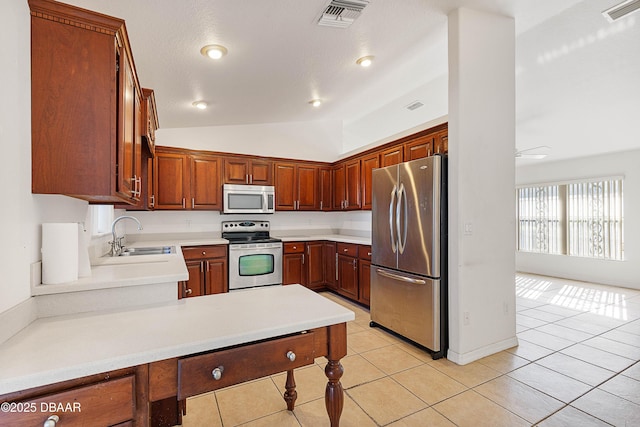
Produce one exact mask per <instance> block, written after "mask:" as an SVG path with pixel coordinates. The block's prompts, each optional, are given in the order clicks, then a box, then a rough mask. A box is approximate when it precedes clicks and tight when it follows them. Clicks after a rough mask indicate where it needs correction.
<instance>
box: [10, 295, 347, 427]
mask: <svg viewBox="0 0 640 427" xmlns="http://www.w3.org/2000/svg"><path fill="white" fill-rule="evenodd" d="M353 319H354V314H353V312H351V311H350V310H347V309H345V308H343V307H341V306H339V305H337V304H335V303H333V302H331V301H329V300H328V299H326V298H324V297H322V296H320V295H318V294H316V293H314V292H313V291H310V290H308V289H306V288H304V287H302V286H299V285H290V286H281V287H267V288H261V289H256V290H251V291H240V292H233V293H225V294H218V295H209V296H204V297H201V298H193V299H183V300H179V301H175V302H173V303H167V304H159V305H152V306H148V307H139V308H135V309H128V310H111V311H103V312H92V313H86V314H74V315H68V316H58V317H51V318H42V319H38V320H36V321H35V322H33V323H32V324H31V325H29V326H28V327H27V328H25V329H24V330H23V331H21V332H19V333H18V334H16V335H15V336H13V337H12V338H11V339H9V340H8V341H6V342H4V343H3V344H2V345H0V393H2V397H1V398H0V400H1V401H2V402H3V408H4V407H5V406H6V405H4V402H13V405H14V406H13V407H14V408H15V409H16V410H17V409H20V408H22V409H23V410H22V411H21V412H10V411H4V412H3V413H2V414H1V415H0V425H2V426H4V425H18V424H21V423H44V422H45V421H46V420H47V417H49V416H52V415H56V416H58V417H59V418H60V420H63V419H67V420H81V419H91V420H92V422H93V423H95V422H98V421H97V420H100V424H103V423H104V424H105V425H114V424H119V423H125V424H123V425H136V426H147V425H159V424H158V421H157V420H158V418H155V420H154V421H153V422H152V421H151V420H152V417H154V416H155V417H157V414H155V413H154V411H155V408H156V402H160V401H166V400H167V399H169V400H170V401H171V400H173V401H174V402H175V401H176V400H177V401H183V400H184V399H186V398H187V397H190V396H194V395H197V394H201V393H205V392H208V391H212V390H215V389H218V388H222V387H226V386H229V385H232V384H237V383H240V382H244V381H248V380H251V379H255V378H260V377H263V376H266V375H271V374H274V373H278V372H284V371H286V372H287V384H286V388H287V392H286V393H285V396H284V397H285V400H286V401H287V407H288V409H290V410H293V407H294V403H295V398H296V393H295V382H294V378H293V369H294V368H298V367H301V366H305V365H310V364H312V363H314V359H315V358H317V357H320V356H325V357H326V358H327V360H328V364H327V367H326V369H325V372H326V375H327V378H328V383H327V387H326V394H325V396H326V403H327V411H328V413H329V418H330V419H331V425H332V426H337V425H338V424H339V417H340V413H341V411H342V402H343V392H342V386H341V385H340V377H341V376H342V366H341V365H340V359H341V358H342V357H344V356H345V355H346V352H347V346H346V339H347V338H346V322H347V321H349V320H353ZM42 402H58V403H62V404H64V403H67V402H78V403H80V405H81V407H82V411H81V412H64V411H61V412H59V413H56V412H55V411H53V412H52V413H48V412H46V413H45V412H41V409H42V407H41V403H42ZM10 405H12V404H11V403H10ZM7 408H9V409H11V406H9V407H7ZM24 408H32V409H34V411H32V412H25V411H24ZM85 417H87V418H85ZM127 422H128V423H130V424H126V423H127ZM132 423H135V424H132ZM150 423H151V424H150Z"/></svg>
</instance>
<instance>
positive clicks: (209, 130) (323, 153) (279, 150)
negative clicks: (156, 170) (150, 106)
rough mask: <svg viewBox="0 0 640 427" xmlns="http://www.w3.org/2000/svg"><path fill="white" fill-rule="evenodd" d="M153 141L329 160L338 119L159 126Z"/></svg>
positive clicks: (335, 148) (338, 141)
mask: <svg viewBox="0 0 640 427" xmlns="http://www.w3.org/2000/svg"><path fill="white" fill-rule="evenodd" d="M156 143H157V144H158V145H164V146H169V147H179V148H190V149H193V150H208V151H221V152H228V153H240V154H251V155H255V156H272V157H286V158H293V159H300V160H315V161H325V162H333V161H335V160H336V158H337V157H338V155H340V153H341V152H342V122H341V121H338V120H332V121H315V122H291V123H265V124H256V125H237V126H210V127H199V128H173V129H162V128H161V129H159V130H158V132H157V141H156Z"/></svg>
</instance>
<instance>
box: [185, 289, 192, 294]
mask: <svg viewBox="0 0 640 427" xmlns="http://www.w3.org/2000/svg"><path fill="white" fill-rule="evenodd" d="M192 292H193V291H192V290H191V289H190V288H186V289H185V290H184V293H185V294H186V295H191V293H192Z"/></svg>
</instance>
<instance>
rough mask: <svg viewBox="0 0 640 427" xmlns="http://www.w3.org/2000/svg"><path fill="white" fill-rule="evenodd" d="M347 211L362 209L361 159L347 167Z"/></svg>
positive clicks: (348, 164)
mask: <svg viewBox="0 0 640 427" xmlns="http://www.w3.org/2000/svg"><path fill="white" fill-rule="evenodd" d="M345 193H346V194H345V195H346V198H345V205H346V209H360V206H361V204H360V159H358V160H353V161H351V162H349V163H347V164H346V165H345Z"/></svg>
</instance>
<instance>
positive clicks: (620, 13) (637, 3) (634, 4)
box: [602, 0, 640, 22]
mask: <svg viewBox="0 0 640 427" xmlns="http://www.w3.org/2000/svg"><path fill="white" fill-rule="evenodd" d="M638 9H640V0H627V1H624V2H622V3H620V4H617V5H615V6H613V7H611V8H609V9H607V10H605V11H604V12H602V14H603V15H604V17H605V18H607V21H609V22H614V21H617V20H618V19H621V18H624V17H625V16H627V15H628V14H630V13H632V12H635V11H636V10H638Z"/></svg>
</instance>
